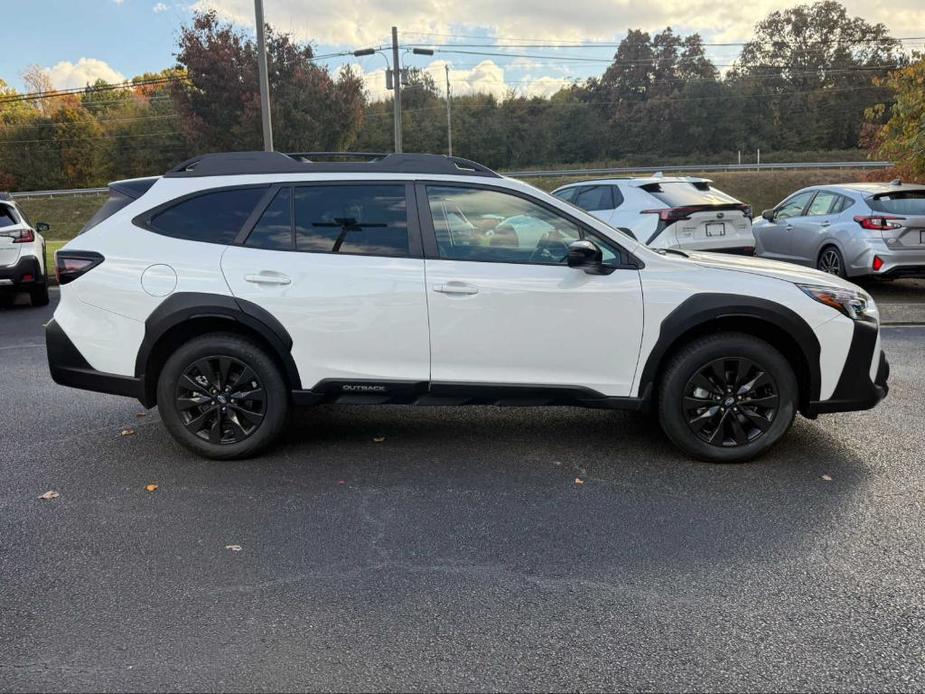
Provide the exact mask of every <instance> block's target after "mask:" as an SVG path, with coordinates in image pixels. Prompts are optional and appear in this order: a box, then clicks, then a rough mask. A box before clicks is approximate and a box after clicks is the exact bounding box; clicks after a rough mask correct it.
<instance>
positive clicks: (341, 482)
mask: <svg viewBox="0 0 925 694" xmlns="http://www.w3.org/2000/svg"><path fill="white" fill-rule="evenodd" d="M337 483H338V484H347V480H337Z"/></svg>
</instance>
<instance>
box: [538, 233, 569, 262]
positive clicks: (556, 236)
mask: <svg viewBox="0 0 925 694" xmlns="http://www.w3.org/2000/svg"><path fill="white" fill-rule="evenodd" d="M567 257H568V244H567V243H566V242H565V241H563V240H562V235H561V234H560V232H559V231H558V230H554V231H548V232H546V233H545V234H544V235H543V238H541V239H540V242H539V243H538V244H536V250H534V251H533V253H531V254H530V262H531V263H556V264H559V263H562V262H564V261H565V259H566V258H567Z"/></svg>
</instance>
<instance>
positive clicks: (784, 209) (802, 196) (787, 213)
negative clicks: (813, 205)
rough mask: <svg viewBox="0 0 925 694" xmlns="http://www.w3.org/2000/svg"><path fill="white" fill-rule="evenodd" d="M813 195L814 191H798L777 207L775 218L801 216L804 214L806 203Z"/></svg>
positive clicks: (778, 219)
mask: <svg viewBox="0 0 925 694" xmlns="http://www.w3.org/2000/svg"><path fill="white" fill-rule="evenodd" d="M812 196H813V191H811V190H810V191H807V192H806V193H798V194H797V195H794V196H793V197H792V198H790V199H789V200H785V201H784V203H783V204H782V205H781V206H780V207H778V208H777V211H776V212H775V213H774V220H775V221H780V220H783V219H790V218H791V217H800V216H802V214H803V210H804V209H805V208H806V204H807V203H808V202H809V199H810V198H811V197H812Z"/></svg>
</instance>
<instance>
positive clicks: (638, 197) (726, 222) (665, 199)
mask: <svg viewBox="0 0 925 694" xmlns="http://www.w3.org/2000/svg"><path fill="white" fill-rule="evenodd" d="M711 183H712V182H711V181H710V180H709V179H707V178H692V177H690V176H685V177H666V176H661V175H658V174H656V175H655V176H649V177H646V178H625V179H603V180H598V181H584V182H582V183H570V184H569V185H567V186H562V187H561V188H557V189H556V190H554V191H553V193H552V194H553V195H554V196H555V197H557V198H559V199H560V200H565V201H566V202H569V203H572V204H573V205H575V206H576V207H580V208H581V209H583V210H585V211H587V212H590V213H591V214H593V215H594V216H595V217H597V218H598V219H601V220H603V221H605V222H607V223H608V224H609V225H610V226H612V227H616V228H618V229H623V230H628V231H630V232H631V233H632V235H633V236H634V237H635V238H636V239H637V240H639V241H641V242H642V243H644V244H646V245H647V246H650V247H652V248H681V249H684V250H692V251H714V252H720V253H736V254H739V255H752V254H753V253H754V251H755V237H754V236H753V235H752V208H751V207H750V206H749V205H746V204H745V203H743V202H741V201H739V200H736V199H735V198H734V197H732V196H731V195H727V194H726V193H724V192H722V191H721V190H717V189H716V188H714V187H713V186H711V185H710V184H711Z"/></svg>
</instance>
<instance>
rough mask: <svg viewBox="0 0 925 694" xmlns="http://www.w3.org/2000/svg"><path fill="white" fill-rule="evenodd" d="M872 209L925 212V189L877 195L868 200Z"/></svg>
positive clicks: (894, 212) (895, 211)
mask: <svg viewBox="0 0 925 694" xmlns="http://www.w3.org/2000/svg"><path fill="white" fill-rule="evenodd" d="M867 204H868V205H870V209H872V210H876V211H877V212H889V213H892V214H925V190H903V191H897V192H895V193H886V194H884V195H877V196H875V197H873V198H870V199H869V200H868V201H867Z"/></svg>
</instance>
